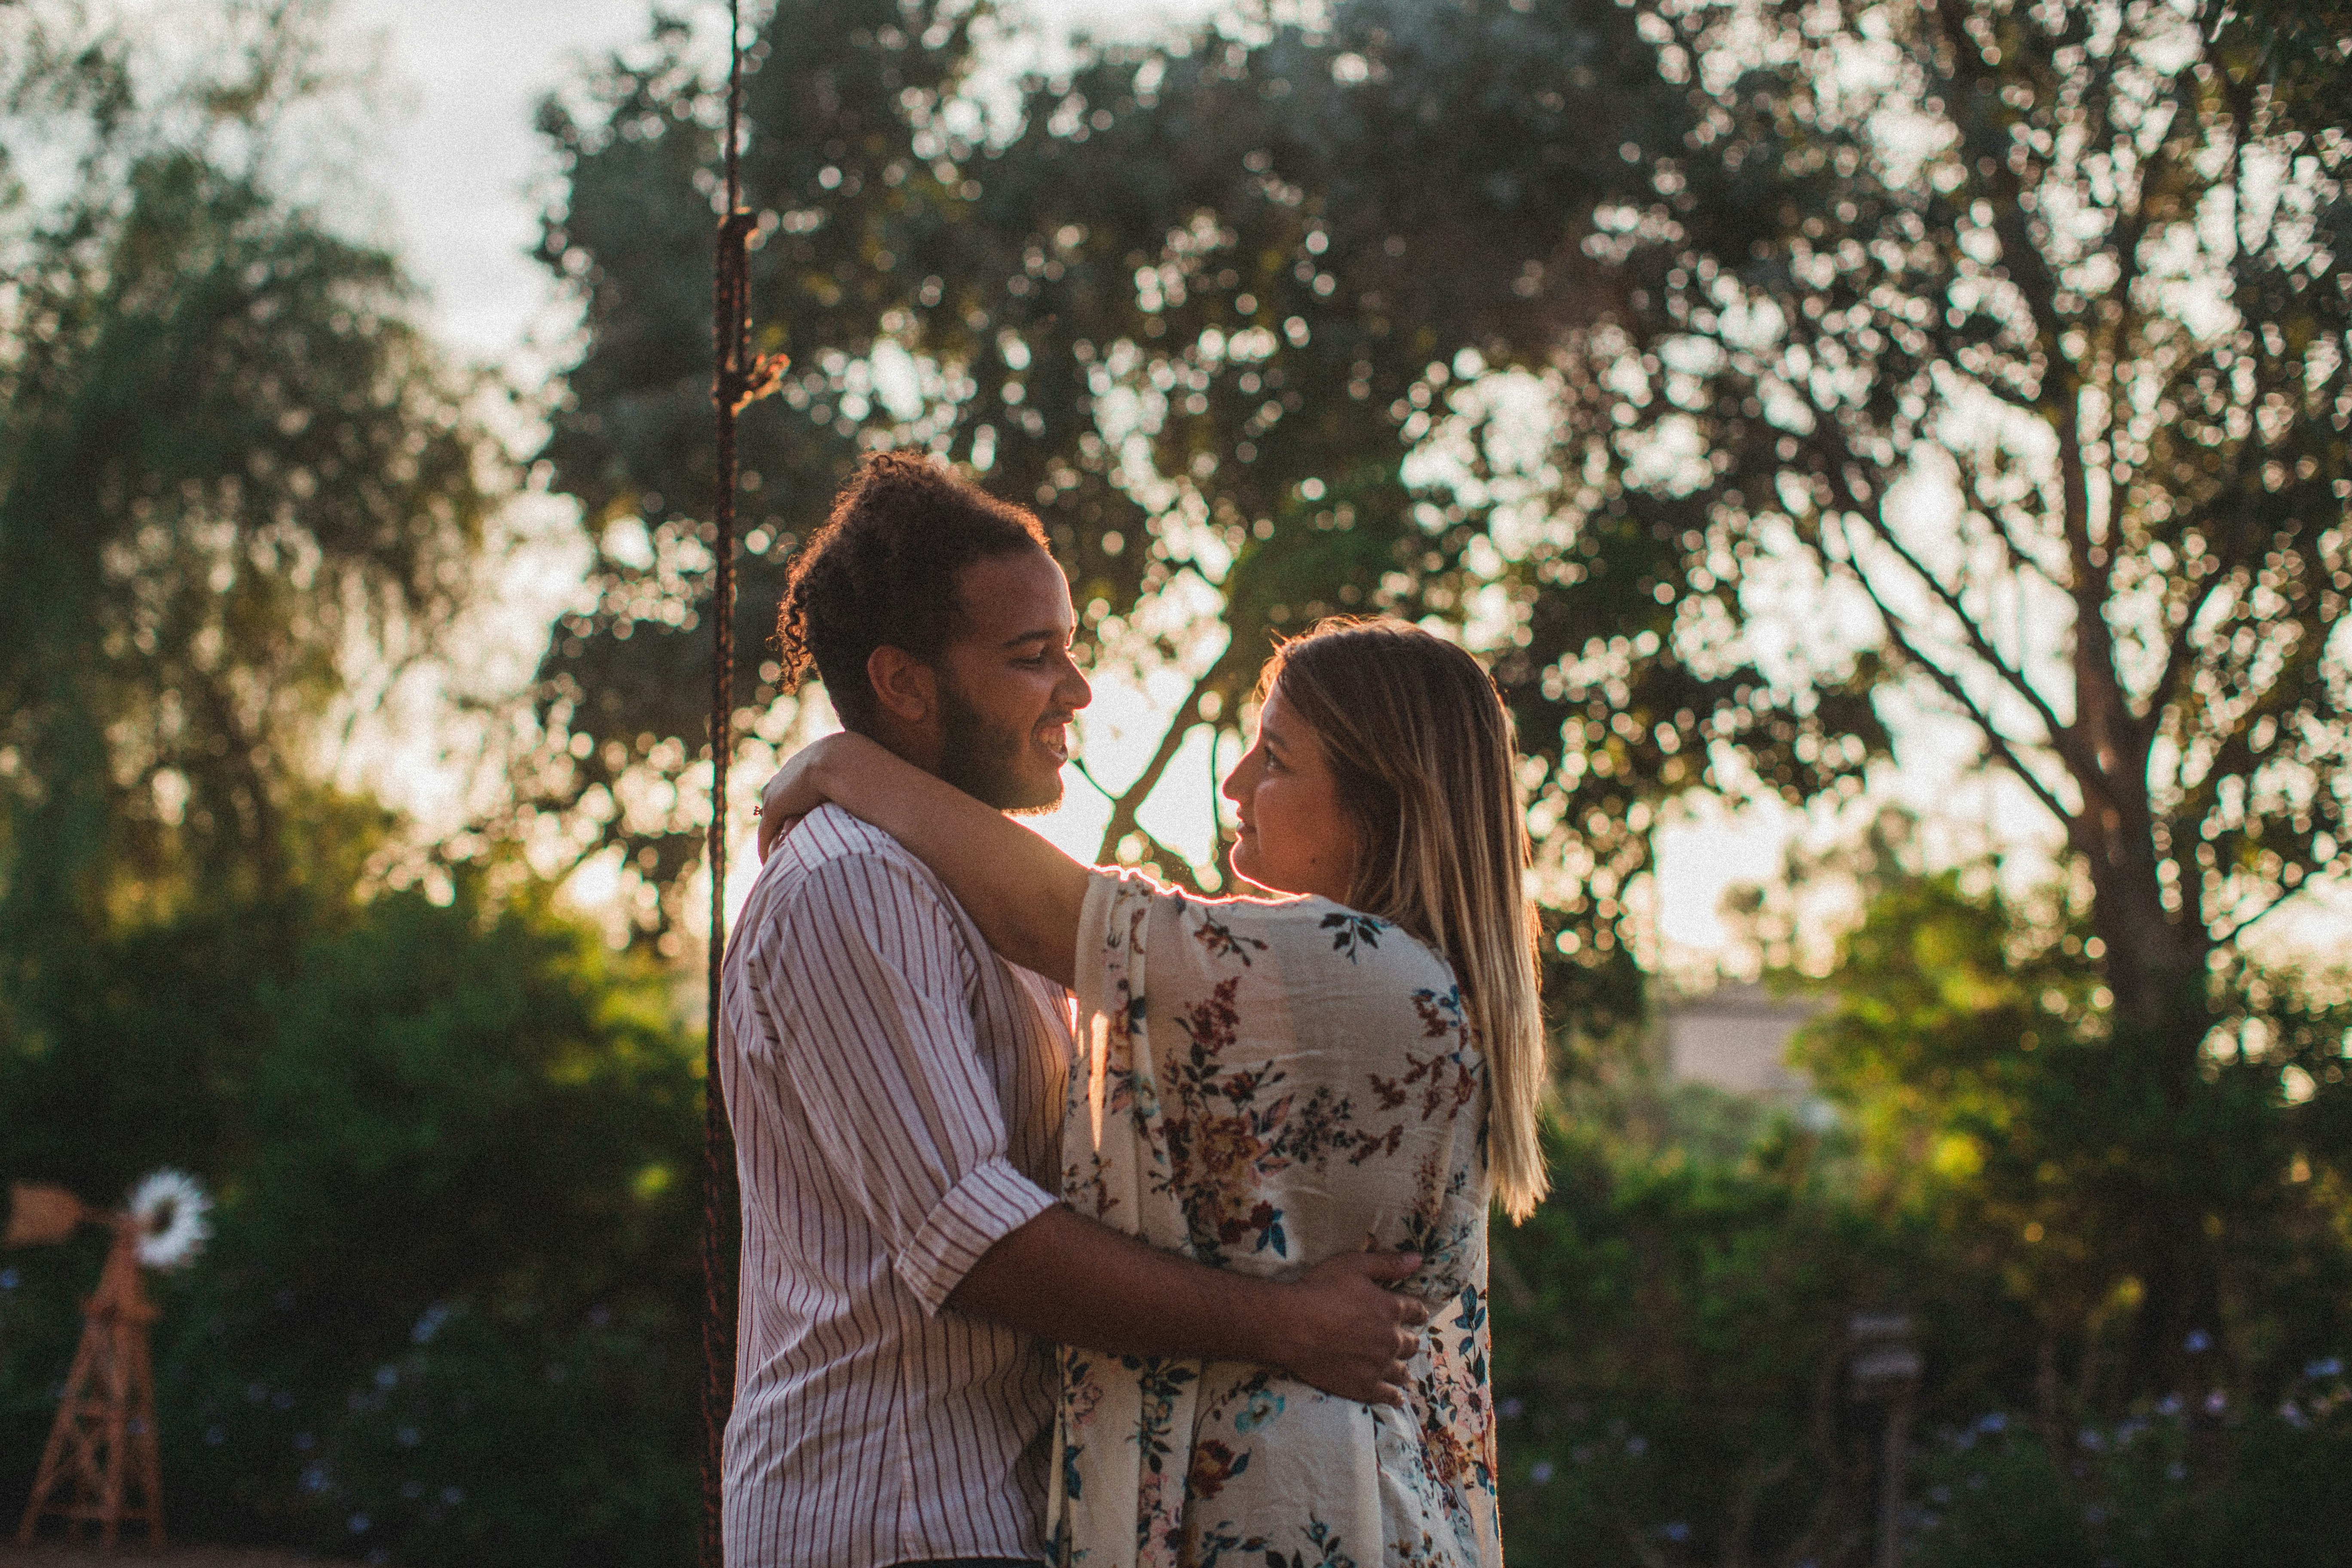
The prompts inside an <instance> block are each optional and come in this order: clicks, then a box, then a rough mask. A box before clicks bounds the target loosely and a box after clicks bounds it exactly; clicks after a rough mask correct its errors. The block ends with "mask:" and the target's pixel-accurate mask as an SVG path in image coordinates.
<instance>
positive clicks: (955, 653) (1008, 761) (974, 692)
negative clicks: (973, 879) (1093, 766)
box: [939, 550, 1094, 812]
mask: <svg viewBox="0 0 2352 1568" xmlns="http://www.w3.org/2000/svg"><path fill="white" fill-rule="evenodd" d="M956 601H957V604H958V605H959V607H960V608H961V611H962V616H961V624H960V626H959V628H958V633H957V636H956V637H955V639H954V640H953V641H952V642H950V643H949V644H948V646H947V647H946V649H945V650H944V651H943V652H942V653H941V654H940V667H939V674H940V721H941V737H940V741H941V745H940V770H939V771H940V777H941V778H943V779H945V780H947V781H948V783H950V784H954V785H955V786H956V787H957V788H958V789H961V790H962V791H964V792H965V793H966V794H967V795H972V796H975V797H976V798H978V799H980V800H983V801H986V802H987V803H988V804H989V805H992V806H995V807H996V808H997V809H998V810H1000V811H1013V812H1024V811H1045V810H1049V809H1051V808H1052V807H1053V806H1055V805H1059V804H1060V803H1061V799H1062V764H1063V763H1066V762H1068V761H1069V760H1070V734H1069V722H1070V718H1071V716H1072V715H1073V714H1075V713H1076V711H1077V710H1079V709H1081V708H1084V707H1085V706H1086V705H1087V703H1089V702H1091V701H1093V700H1094V691H1093V689H1092V688H1090V687H1088V686H1087V678H1086V677H1085V676H1083V675H1081V674H1079V673H1078V667H1077V666H1076V664H1074V663H1073V662H1071V659H1070V637H1071V635H1072V634H1073V633H1074V632H1076V629H1077V616H1076V615H1075V614H1074V613H1073V612H1072V611H1071V608H1070V585H1069V584H1068V583H1067V582H1066V581H1065V580H1064V578H1063V576H1062V569H1061V568H1060V567H1059V566H1056V565H1055V564H1054V558H1053V557H1052V556H1050V555H1048V554H1046V553H1045V552H1044V551H1043V550H1022V551H1016V552H1013V553H1010V554H1005V555H992V556H989V557H987V558H986V559H984V560H981V561H975V562H973V563H971V565H969V566H967V567H965V568H964V569H963V571H962V572H961V573H960V574H958V576H957V581H956Z"/></svg>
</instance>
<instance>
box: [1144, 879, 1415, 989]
mask: <svg viewBox="0 0 2352 1568" xmlns="http://www.w3.org/2000/svg"><path fill="white" fill-rule="evenodd" d="M1129 877H1130V878H1131V879H1132V880H1131V881H1130V882H1129V889H1130V894H1129V896H1133V897H1142V898H1148V899H1150V900H1151V901H1152V902H1153V904H1154V905H1155V906H1156V907H1157V908H1158V909H1159V910H1160V913H1161V918H1163V919H1169V920H1172V921H1173V922H1174V924H1175V926H1176V927H1177V929H1178V930H1180V931H1181V932H1182V933H1183V936H1184V937H1185V939H1186V940H1187V941H1189V942H1192V943H1193V944H1196V945H1197V946H1198V948H1199V949H1200V952H1201V956H1202V957H1203V958H1205V959H1208V960H1211V961H1213V962H1220V963H1234V964H1237V965H1238V966H1239V967H1242V968H1245V969H1246V968H1252V967H1255V963H1256V961H1257V960H1258V959H1260V958H1261V957H1271V958H1273V959H1275V960H1276V962H1277V963H1278V964H1279V966H1280V968H1281V969H1282V970H1283V971H1284V972H1285V973H1287V974H1291V975H1293V976H1296V975H1297V974H1298V973H1300V972H1301V971H1302V970H1307V971H1318V970H1319V971H1330V972H1337V973H1341V974H1350V975H1352V976H1353V978H1354V981H1355V983H1357V984H1379V983H1387V984H1399V985H1404V986H1407V987H1410V988H1412V989H1417V990H1418V989H1429V990H1435V991H1439V992H1444V991H1446V990H1449V989H1450V988H1451V987H1452V986H1453V984H1454V971H1453V969H1452V968H1451V967H1450V966H1449V965H1448V964H1447V963H1445V961H1444V959H1443V958H1441V957H1439V956H1438V955H1437V954H1436V953H1435V952H1432V951H1431V950H1430V949H1429V948H1428V947H1427V946H1426V945H1424V944H1423V942H1422V941H1421V940H1420V939H1419V938H1418V937H1415V936H1414V935H1413V934H1412V932H1411V931H1406V930H1405V929H1404V928H1403V927H1402V926H1400V925H1398V924H1397V923H1396V922H1395V921H1387V920H1382V919H1381V918H1380V917H1379V916H1378V915H1368V914H1366V913H1364V912H1363V911H1362V910H1351V909H1349V908H1348V907H1347V906H1346V905H1345V904H1339V903H1334V902H1333V901H1332V900H1329V899H1324V898H1316V897H1312V896H1309V897H1301V898H1270V899H1259V898H1223V899H1212V898H1207V897H1204V896H1202V895H1201V894H1197V893H1188V892H1185V891H1183V890H1182V889H1177V888H1171V887H1170V886H1168V885H1167V884H1166V883H1164V882H1160V881H1156V880H1154V879H1150V878H1147V877H1144V876H1142V875H1140V874H1139V873H1129Z"/></svg>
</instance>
